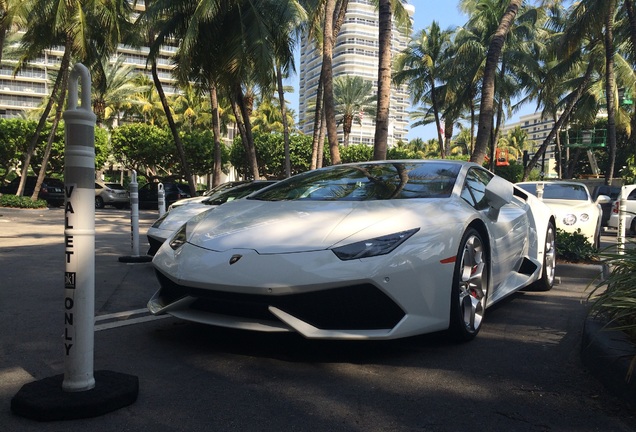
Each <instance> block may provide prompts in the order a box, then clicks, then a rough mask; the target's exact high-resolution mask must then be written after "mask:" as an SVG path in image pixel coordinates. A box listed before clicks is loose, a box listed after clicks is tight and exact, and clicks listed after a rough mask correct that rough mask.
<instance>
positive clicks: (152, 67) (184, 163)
mask: <svg viewBox="0 0 636 432" xmlns="http://www.w3.org/2000/svg"><path fill="white" fill-rule="evenodd" d="M150 70H151V72H152V80H153V81H154V83H155V88H156V89H157V94H158V95H159V99H160V100H161V106H163V111H164V112H165V113H166V119H167V120H168V127H169V128H170V132H172V139H174V145H175V146H176V147H177V153H178V154H179V160H180V161H181V166H182V167H183V174H184V175H185V177H186V179H187V180H188V185H190V194H191V195H192V196H195V195H196V193H197V187H196V185H195V184H194V178H193V177H192V173H191V172H190V165H188V160H187V159H186V154H185V150H184V149H183V143H182V142H181V137H180V136H179V131H177V125H176V124H175V122H174V118H173V117H172V112H171V111H170V106H169V105H168V99H167V98H166V94H165V93H164V91H163V85H162V84H161V81H160V80H159V75H158V73H157V61H156V60H155V59H154V58H153V59H151V60H150Z"/></svg>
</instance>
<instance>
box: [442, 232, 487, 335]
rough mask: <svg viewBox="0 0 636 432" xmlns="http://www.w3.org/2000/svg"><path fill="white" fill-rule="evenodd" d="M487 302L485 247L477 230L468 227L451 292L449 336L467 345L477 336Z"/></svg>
mask: <svg viewBox="0 0 636 432" xmlns="http://www.w3.org/2000/svg"><path fill="white" fill-rule="evenodd" d="M487 299H488V265H487V251H486V246H485V245H484V242H483V240H482V238H481V235H480V234H479V232H477V230H475V229H473V228H469V229H468V230H467V231H466V232H465V233H464V235H463V237H462V240H461V242H460V245H459V251H458V252H457V260H456V261H455V273H454V275H453V287H452V289H451V308H450V325H449V333H450V337H451V338H452V339H454V340H455V341H457V342H468V341H470V340H472V339H474V338H475V336H477V333H479V329H480V328H481V324H482V321H483V318H484V312H485V310H486V300H487Z"/></svg>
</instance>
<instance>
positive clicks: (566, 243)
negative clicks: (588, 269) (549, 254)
mask: <svg viewBox="0 0 636 432" xmlns="http://www.w3.org/2000/svg"><path fill="white" fill-rule="evenodd" d="M556 252H557V258H560V259H562V260H565V261H569V262H582V261H597V260H598V257H597V250H596V248H595V247H594V246H593V245H592V244H591V243H590V242H589V240H588V239H587V237H585V236H584V235H583V234H581V230H580V229H578V230H577V231H576V232H573V233H569V232H566V231H563V230H562V229H559V228H557V230H556Z"/></svg>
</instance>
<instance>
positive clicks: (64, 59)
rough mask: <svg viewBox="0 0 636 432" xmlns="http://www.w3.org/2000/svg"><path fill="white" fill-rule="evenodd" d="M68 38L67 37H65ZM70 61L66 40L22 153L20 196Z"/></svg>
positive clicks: (69, 45) (18, 191)
mask: <svg viewBox="0 0 636 432" xmlns="http://www.w3.org/2000/svg"><path fill="white" fill-rule="evenodd" d="M67 40H68V39H67ZM70 63H71V43H70V42H67V43H66V46H65V47H64V55H63V56H62V61H61V63H60V70H59V72H58V74H57V77H56V78H55V84H53V89H52V91H51V97H50V98H49V101H48V102H47V103H46V107H45V108H44V112H42V115H41V116H40V121H39V122H38V125H37V127H36V128H35V132H33V136H32V137H31V141H30V142H29V147H28V148H27V152H26V154H25V155H24V162H23V165H22V175H21V177H20V184H19V185H18V190H17V191H16V195H18V196H22V194H23V193H24V183H25V182H26V178H27V175H28V173H29V166H30V165H31V157H32V156H33V153H34V152H35V147H36V146H37V144H38V138H39V137H40V134H41V133H42V130H43V129H44V126H45V125H46V120H47V118H48V116H49V113H50V112H51V108H53V103H55V100H56V99H57V95H58V92H59V91H60V89H61V87H62V80H63V75H64V74H63V71H65V70H68V68H69V65H70Z"/></svg>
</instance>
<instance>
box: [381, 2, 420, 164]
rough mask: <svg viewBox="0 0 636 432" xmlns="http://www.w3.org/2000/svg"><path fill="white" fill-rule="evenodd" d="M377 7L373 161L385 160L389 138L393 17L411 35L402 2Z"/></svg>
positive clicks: (384, 3)
mask: <svg viewBox="0 0 636 432" xmlns="http://www.w3.org/2000/svg"><path fill="white" fill-rule="evenodd" d="M377 4H378V13H379V21H378V96H377V109H376V115H375V138H374V145H373V159H374V160H384V159H386V152H387V147H388V138H389V108H390V101H391V56H392V53H391V35H392V27H393V17H394V15H395V17H396V18H397V19H396V22H397V23H398V24H400V25H401V26H403V28H404V29H405V31H406V32H407V33H410V24H411V22H410V19H409V18H408V15H407V14H406V12H405V10H404V7H403V6H402V2H400V1H391V0H377Z"/></svg>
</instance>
